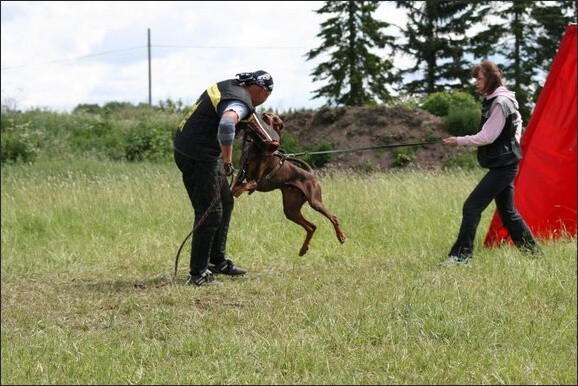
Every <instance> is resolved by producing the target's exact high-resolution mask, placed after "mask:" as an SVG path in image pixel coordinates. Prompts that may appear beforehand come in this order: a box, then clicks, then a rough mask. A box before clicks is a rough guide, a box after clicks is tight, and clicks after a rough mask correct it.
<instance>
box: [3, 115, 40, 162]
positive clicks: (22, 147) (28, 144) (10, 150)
mask: <svg viewBox="0 0 578 386" xmlns="http://www.w3.org/2000/svg"><path fill="white" fill-rule="evenodd" d="M39 138H40V133H39V132H33V131H31V130H30V128H29V125H27V124H20V125H16V126H12V127H6V128H3V129H2V141H1V142H2V144H1V154H2V156H1V158H2V163H3V164H4V163H15V162H33V161H34V160H36V157H37V156H38V154H39V152H40V149H39V146H38V142H39Z"/></svg>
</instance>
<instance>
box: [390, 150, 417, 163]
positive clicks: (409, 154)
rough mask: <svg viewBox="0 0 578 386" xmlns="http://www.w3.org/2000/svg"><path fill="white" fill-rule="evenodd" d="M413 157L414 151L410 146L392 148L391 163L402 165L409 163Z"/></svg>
mask: <svg viewBox="0 0 578 386" xmlns="http://www.w3.org/2000/svg"><path fill="white" fill-rule="evenodd" d="M414 157H415V151H414V150H413V149H412V148H411V147H406V148H396V149H394V150H393V160H392V165H393V166H395V167H402V166H405V165H407V164H408V163H410V162H411V161H412V160H413V159H414Z"/></svg>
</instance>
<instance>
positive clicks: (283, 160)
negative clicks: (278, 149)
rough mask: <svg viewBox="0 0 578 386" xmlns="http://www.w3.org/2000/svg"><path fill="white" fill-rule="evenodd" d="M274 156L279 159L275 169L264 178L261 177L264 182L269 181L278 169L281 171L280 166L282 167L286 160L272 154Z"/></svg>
mask: <svg viewBox="0 0 578 386" xmlns="http://www.w3.org/2000/svg"><path fill="white" fill-rule="evenodd" d="M273 155H274V156H275V155H277V156H278V157H279V158H280V159H279V162H278V163H277V167H276V168H274V169H273V170H271V171H270V172H269V173H267V175H266V176H265V177H263V179H264V180H270V179H271V178H272V177H273V176H274V175H275V173H277V171H278V170H279V169H281V166H283V163H285V160H286V159H287V158H286V157H281V156H279V154H273Z"/></svg>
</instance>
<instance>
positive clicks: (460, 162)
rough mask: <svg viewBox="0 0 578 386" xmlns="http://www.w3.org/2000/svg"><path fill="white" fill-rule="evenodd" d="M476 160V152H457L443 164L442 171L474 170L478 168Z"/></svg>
mask: <svg viewBox="0 0 578 386" xmlns="http://www.w3.org/2000/svg"><path fill="white" fill-rule="evenodd" d="M478 167H479V165H478V159H477V158H476V151H475V150H474V151H469V152H459V153H455V154H454V155H452V156H450V157H449V158H448V160H447V161H446V162H444V166H443V169H452V168H459V169H476V168H478Z"/></svg>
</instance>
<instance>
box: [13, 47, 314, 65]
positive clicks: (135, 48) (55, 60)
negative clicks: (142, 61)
mask: <svg viewBox="0 0 578 386" xmlns="http://www.w3.org/2000/svg"><path fill="white" fill-rule="evenodd" d="M150 48H195V49H241V50H296V49H299V50H301V49H307V48H306V47H303V46H285V47H279V46H256V47H239V46H214V45H211V46H203V45H187V44H151V45H148V46H137V47H129V48H123V49H119V50H111V51H104V52H95V53H92V54H87V55H82V56H77V57H74V58H68V59H54V60H49V61H45V62H36V63H28V64H22V65H19V66H2V70H14V69H19V68H27V67H34V66H44V65H47V64H59V63H70V62H74V61H77V60H82V59H87V58H93V57H97V56H105V55H112V54H118V53H122V52H128V51H135V50H141V49H149V50H150Z"/></svg>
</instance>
